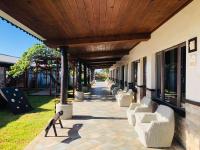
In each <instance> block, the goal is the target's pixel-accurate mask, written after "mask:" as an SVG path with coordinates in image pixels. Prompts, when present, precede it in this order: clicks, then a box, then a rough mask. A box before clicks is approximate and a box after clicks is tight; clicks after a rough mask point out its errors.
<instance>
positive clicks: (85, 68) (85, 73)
mask: <svg viewBox="0 0 200 150" xmlns="http://www.w3.org/2000/svg"><path fill="white" fill-rule="evenodd" d="M84 86H87V66H86V65H85V64H84Z"/></svg>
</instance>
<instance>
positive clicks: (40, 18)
mask: <svg viewBox="0 0 200 150" xmlns="http://www.w3.org/2000/svg"><path fill="white" fill-rule="evenodd" d="M189 2H191V0H1V1H0V9H1V10H2V11H4V12H5V13H7V14H8V15H10V16H12V17H13V18H15V19H16V20H17V21H19V22H20V23H22V24H23V25H25V26H27V27H28V28H30V29H31V30H33V31H34V32H36V33H37V34H39V35H40V36H42V37H43V38H44V39H46V40H45V41H44V42H45V43H46V44H47V45H49V46H52V47H59V46H63V45H65V46H66V45H67V46H69V48H70V54H71V56H73V57H77V58H81V59H82V60H83V61H85V62H87V64H89V65H91V66H94V67H98V68H99V67H101V66H102V67H107V66H108V67H109V66H111V65H112V63H111V61H112V60H113V63H114V62H115V61H116V60H118V59H120V58H121V57H122V56H123V55H126V54H128V52H129V51H130V50H131V49H132V48H133V47H134V46H135V45H137V44H138V43H139V42H141V41H145V40H148V39H150V35H151V33H152V32H153V31H154V30H156V29H157V28H158V27H159V26H160V25H162V24H163V23H164V22H165V21H167V20H168V19H169V18H171V17H172V16H173V15H174V14H175V13H177V12H178V11H180V10H181V9H182V8H183V7H184V6H186V5H187V4H188V3H189ZM5 19H6V18H5ZM98 60H99V61H98ZM93 62H100V63H99V64H98V63H96V64H97V65H96V64H95V65H94V64H93Z"/></svg>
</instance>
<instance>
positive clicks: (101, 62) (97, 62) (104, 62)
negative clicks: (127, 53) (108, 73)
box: [88, 61, 116, 65]
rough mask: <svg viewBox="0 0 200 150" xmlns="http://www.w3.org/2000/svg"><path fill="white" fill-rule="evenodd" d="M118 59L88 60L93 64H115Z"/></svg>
mask: <svg viewBox="0 0 200 150" xmlns="http://www.w3.org/2000/svg"><path fill="white" fill-rule="evenodd" d="M115 62H116V61H95V62H93V61H90V62H88V65H91V64H114V63H115Z"/></svg>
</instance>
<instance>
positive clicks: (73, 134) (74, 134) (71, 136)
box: [61, 124, 83, 144]
mask: <svg viewBox="0 0 200 150" xmlns="http://www.w3.org/2000/svg"><path fill="white" fill-rule="evenodd" d="M82 126H83V124H74V125H73V127H72V128H71V129H70V130H69V131H68V138H67V139H64V140H63V141H62V142H61V143H66V144H69V143H71V142H72V141H75V140H77V139H80V138H81V136H80V134H79V133H78V131H79V130H80V129H81V127H82Z"/></svg>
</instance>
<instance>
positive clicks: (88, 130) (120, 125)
mask: <svg viewBox="0 0 200 150" xmlns="http://www.w3.org/2000/svg"><path fill="white" fill-rule="evenodd" d="M73 109H74V113H73V114H74V116H73V119H72V120H63V125H64V129H60V127H59V126H57V130H58V137H54V134H53V132H52V130H51V131H50V133H49V137H44V132H41V134H40V135H39V136H38V137H36V138H35V139H34V140H33V141H32V142H31V143H30V144H29V145H28V146H27V148H26V149H27V150H33V149H34V150H35V149H38V150H40V149H42V150H43V149H48V150H50V149H59V150H65V149H67V150H79V149H81V150H143V149H147V148H144V147H143V145H142V144H141V143H140V142H139V140H138V139H137V134H136V132H135V131H134V128H133V127H132V126H130V125H128V122H127V119H126V112H125V111H126V108H120V107H119V106H118V105H117V103H116V102H115V100H114V97H113V96H111V95H110V94H109V91H108V89H107V88H106V87H105V85H104V83H103V82H97V84H96V85H95V87H93V88H92V90H91V94H87V96H86V99H85V100H84V102H75V103H74V108H73ZM171 149H174V148H171Z"/></svg>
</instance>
